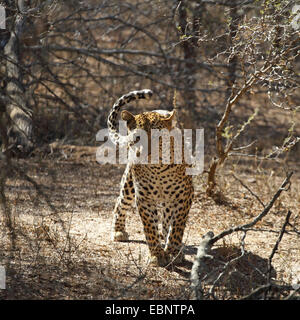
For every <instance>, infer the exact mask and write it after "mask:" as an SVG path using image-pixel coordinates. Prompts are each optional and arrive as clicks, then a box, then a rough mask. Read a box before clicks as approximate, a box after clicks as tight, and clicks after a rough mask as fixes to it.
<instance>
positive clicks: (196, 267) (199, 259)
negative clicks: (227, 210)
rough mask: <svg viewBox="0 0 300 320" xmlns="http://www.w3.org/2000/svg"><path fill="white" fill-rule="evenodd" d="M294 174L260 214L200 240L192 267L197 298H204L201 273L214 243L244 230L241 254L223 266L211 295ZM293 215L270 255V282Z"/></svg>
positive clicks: (289, 176) (286, 223)
mask: <svg viewBox="0 0 300 320" xmlns="http://www.w3.org/2000/svg"><path fill="white" fill-rule="evenodd" d="M292 175H293V172H290V173H289V174H287V177H286V178H285V180H284V181H283V182H282V184H281V186H280V187H279V188H278V190H277V191H276V192H275V194H274V195H273V197H272V198H271V200H270V201H269V203H268V204H267V205H266V206H264V209H263V210H262V211H261V213H260V214H258V215H257V216H256V217H255V218H254V219H253V220H252V221H250V222H248V223H245V224H243V225H239V226H236V227H233V228H229V229H227V230H225V231H223V232H221V233H220V234H218V235H216V236H214V234H213V232H208V233H207V234H206V235H205V236H204V237H203V239H202V241H201V242H200V245H199V247H198V251H197V255H196V258H195V261H194V263H193V267H192V271H191V289H192V291H193V295H194V297H195V298H196V299H202V298H203V289H202V284H201V280H200V279H199V274H200V273H201V272H202V271H203V268H204V266H205V261H206V259H207V258H210V259H213V257H212V256H211V255H209V254H208V252H209V250H210V248H211V247H212V246H213V244H215V243H216V242H217V241H219V240H221V239H223V238H224V237H226V236H228V235H230V234H232V233H234V232H239V231H242V232H244V235H243V238H242V240H241V255H240V256H238V257H236V258H234V259H232V260H230V261H229V262H228V263H226V264H225V265H224V267H223V271H222V272H221V273H220V274H219V276H218V277H217V279H216V280H215V281H214V284H213V286H212V287H211V289H210V295H212V296H214V295H213V290H214V286H215V284H216V283H217V281H218V280H219V279H220V278H221V277H222V275H223V274H224V272H225V270H226V268H227V267H228V266H229V265H230V264H231V263H233V262H234V261H236V260H238V259H240V258H241V257H242V256H243V255H244V253H245V251H244V240H245V237H246V233H247V231H249V230H250V228H252V227H253V226H255V225H256V224H257V223H258V222H259V221H261V220H262V219H263V218H264V217H265V216H266V215H267V214H268V212H269V211H270V209H271V208H272V207H273V205H274V203H275V201H276V200H277V199H278V197H279V196H280V195H281V193H282V191H286V190H287V189H286V187H287V186H289V184H290V179H291V177H292ZM290 216H291V211H288V214H287V216H286V218H285V222H284V224H283V226H282V228H281V231H280V234H279V237H278V239H277V241H276V243H275V246H274V248H273V250H272V252H271V255H270V257H269V260H268V270H267V279H268V282H269V283H270V280H271V262H272V259H273V256H274V254H275V253H276V251H277V249H278V245H279V243H280V241H281V239H282V237H283V234H284V233H285V229H286V226H287V225H288V224H289V218H290ZM271 286H272V285H271V284H268V285H266V286H264V287H262V288H257V289H255V293H253V295H254V294H255V295H257V294H258V293H260V292H265V290H269V289H270V288H271ZM249 297H252V294H250V295H249Z"/></svg>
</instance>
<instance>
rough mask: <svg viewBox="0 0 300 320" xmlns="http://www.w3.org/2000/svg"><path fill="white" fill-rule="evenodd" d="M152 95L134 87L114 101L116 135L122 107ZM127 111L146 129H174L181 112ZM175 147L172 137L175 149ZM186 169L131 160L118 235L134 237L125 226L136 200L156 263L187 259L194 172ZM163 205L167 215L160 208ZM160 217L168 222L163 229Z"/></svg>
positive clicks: (133, 124) (126, 116)
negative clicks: (186, 231)
mask: <svg viewBox="0 0 300 320" xmlns="http://www.w3.org/2000/svg"><path fill="white" fill-rule="evenodd" d="M151 95H152V92H151V91H150V90H141V91H133V92H130V93H128V94H126V95H124V96H123V97H121V98H120V99H119V100H118V101H117V102H116V103H115V104H114V106H113V108H112V110H111V112H110V115H109V117H108V127H109V130H110V134H111V135H112V136H113V138H114V141H118V138H119V136H118V132H117V116H118V113H119V111H120V108H121V107H122V106H123V105H125V104H126V103H128V102H130V101H133V100H136V99H145V98H150V97H151ZM121 117H122V119H123V120H126V121H127V126H128V129H129V132H132V131H134V130H135V129H144V130H145V131H147V133H148V135H150V131H151V129H168V130H171V129H172V128H173V126H174V121H173V120H174V117H175V112H174V111H173V112H159V111H155V112H144V113H140V114H138V115H135V116H134V115H133V114H131V113H130V112H128V111H122V114H121ZM173 147H174V145H173V144H172V143H171V152H172V148H173ZM150 156H151V155H150ZM160 160H161V157H160ZM185 169H186V165H185V164H184V163H182V164H174V163H171V164H163V163H162V162H159V164H134V163H128V164H127V166H126V169H125V172H124V174H123V177H122V180H121V189H120V195H119V197H118V199H117V202H116V205H115V208H114V211H113V225H112V240H114V241H126V240H128V234H127V232H126V230H125V218H126V213H127V212H130V211H131V208H132V207H133V206H134V205H136V207H137V210H138V213H139V215H140V217H141V220H142V223H143V226H144V233H145V237H146V241H147V244H148V247H149V251H150V258H151V262H152V264H154V265H159V266H164V265H166V264H168V263H169V262H170V261H175V259H177V260H180V259H182V258H183V257H184V256H183V254H182V237H183V234H184V229H185V225H186V221H187V217H188V213H189V210H190V207H191V205H192V199H193V193H194V189H193V185H192V177H191V176H189V175H186V170H185ZM159 208H161V215H159V214H158V209H159ZM160 218H161V219H160ZM159 220H160V222H161V224H162V232H161V234H160V233H159ZM162 242H164V246H163V245H162Z"/></svg>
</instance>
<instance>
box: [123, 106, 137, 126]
mask: <svg viewBox="0 0 300 320" xmlns="http://www.w3.org/2000/svg"><path fill="white" fill-rule="evenodd" d="M121 118H122V120H124V121H127V126H129V125H132V124H133V123H135V117H134V115H133V114H132V113H131V112H129V111H127V110H123V111H122V112H121Z"/></svg>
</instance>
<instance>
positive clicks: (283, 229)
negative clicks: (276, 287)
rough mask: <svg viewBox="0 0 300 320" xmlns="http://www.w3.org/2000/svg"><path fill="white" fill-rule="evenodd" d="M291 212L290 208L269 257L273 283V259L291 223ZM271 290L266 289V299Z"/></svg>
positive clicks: (268, 274)
mask: <svg viewBox="0 0 300 320" xmlns="http://www.w3.org/2000/svg"><path fill="white" fill-rule="evenodd" d="M291 214H292V212H291V211H290V210H289V211H288V213H287V215H286V217H285V221H284V223H283V225H282V228H281V230H280V233H279V236H278V238H277V241H276V243H275V245H274V247H273V250H272V252H271V254H270V257H269V259H268V270H267V276H268V283H271V270H272V259H273V257H274V255H275V253H276V251H277V249H278V246H279V243H280V242H281V239H282V237H283V235H284V233H285V228H286V226H287V225H288V223H289V220H290V216H291ZM269 290H270V288H267V289H266V291H265V293H264V299H266V297H267V294H268V292H269Z"/></svg>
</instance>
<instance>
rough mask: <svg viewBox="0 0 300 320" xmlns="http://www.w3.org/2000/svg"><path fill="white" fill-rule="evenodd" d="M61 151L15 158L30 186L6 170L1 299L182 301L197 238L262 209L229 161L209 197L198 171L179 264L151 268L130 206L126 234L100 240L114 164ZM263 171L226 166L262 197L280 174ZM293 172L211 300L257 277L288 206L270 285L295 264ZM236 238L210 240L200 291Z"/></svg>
mask: <svg viewBox="0 0 300 320" xmlns="http://www.w3.org/2000/svg"><path fill="white" fill-rule="evenodd" d="M68 150H69V149H65V150H64V153H62V154H60V155H59V154H58V153H56V152H54V154H52V159H49V156H48V157H47V158H46V159H41V158H39V157H35V158H32V159H27V160H18V165H19V166H20V167H22V170H24V172H25V173H26V175H27V176H28V177H30V178H31V179H32V180H34V181H35V182H36V183H37V185H38V186H39V189H38V190H37V189H36V187H35V186H34V185H33V184H32V183H31V182H30V181H28V180H27V181H25V180H26V179H25V180H24V177H21V176H17V175H16V174H15V173H14V174H12V175H11V176H10V177H9V179H8V181H7V185H6V196H7V200H8V203H9V204H10V208H11V214H12V216H13V221H14V233H15V245H14V248H13V250H12V248H11V245H10V244H11V242H10V234H9V233H8V232H7V231H8V230H7V228H6V226H5V221H4V219H2V220H1V243H2V246H1V250H0V259H1V264H2V265H5V266H6V268H7V289H6V290H2V291H0V298H1V299H24V298H26V299H79V298H80V299H110V298H120V299H188V298H190V297H191V290H190V288H189V285H190V283H189V276H190V270H191V267H192V262H193V259H194V256H195V254H196V248H197V245H198V244H199V242H200V240H201V236H202V235H203V234H205V233H206V232H207V231H209V230H211V231H213V232H214V233H215V234H217V233H219V232H221V231H223V230H224V229H227V228H229V227H231V226H234V225H238V224H241V223H245V222H246V221H248V220H251V219H252V218H253V217H254V216H256V215H257V214H258V213H259V212H260V211H261V210H262V205H261V204H260V203H259V201H258V200H257V199H256V198H255V197H254V196H253V195H252V194H250V193H249V192H248V191H247V189H245V188H244V187H243V186H241V185H240V183H239V182H238V181H237V180H236V178H234V177H233V175H232V168H233V164H231V163H228V164H227V166H226V167H225V168H223V169H222V170H221V171H220V172H219V185H220V187H221V189H222V193H223V195H224V196H225V197H223V198H220V199H219V200H220V201H219V202H218V203H216V201H214V200H212V199H211V198H208V197H207V196H206V195H205V192H204V191H205V188H204V186H205V180H204V177H196V178H195V186H196V197H195V201H194V204H193V207H192V210H191V212H190V217H189V221H188V225H187V228H186V232H185V237H184V243H185V246H186V247H185V251H186V262H185V263H183V264H182V265H178V266H171V267H169V268H167V269H165V268H152V267H150V266H149V265H148V261H147V254H148V249H147V246H146V244H145V239H144V235H143V231H142V225H141V222H140V219H139V217H138V215H137V214H136V213H135V212H132V213H131V214H129V216H128V220H127V230H128V232H129V234H130V241H129V242H127V243H112V242H111V241H110V223H111V212H112V209H113V206H114V202H115V199H116V197H117V194H118V189H119V181H120V178H121V174H122V171H123V167H121V166H113V165H105V166H99V165H98V164H97V163H96V162H95V161H94V160H95V156H94V155H92V154H84V156H82V150H81V149H80V148H79V154H80V155H81V156H80V157H77V156H76V154H77V153H76V149H75V151H74V149H72V152H70V150H69V151H68ZM68 152H69V153H68ZM249 170H250V171H251V174H249ZM271 172H272V170H270V169H259V168H258V167H256V168H255V167H254V166H252V167H242V166H238V169H237V167H236V166H235V167H234V174H235V176H236V177H237V176H238V177H239V178H240V179H241V180H242V181H243V183H244V184H245V185H247V186H248V188H250V189H251V191H252V192H253V194H254V193H255V194H256V195H257V196H259V198H260V199H261V201H262V202H264V203H267V202H268V201H269V200H270V197H271V195H272V194H273V193H274V192H275V191H276V189H277V188H278V186H279V185H280V184H281V182H282V180H283V178H284V175H283V174H282V172H273V174H270V173H271ZM253 173H254V174H253ZM298 179H299V176H297V175H294V177H293V179H292V186H291V188H290V189H289V190H288V191H286V192H284V193H283V194H282V196H281V197H280V199H279V200H278V201H277V202H276V203H275V206H274V207H273V209H272V210H271V212H270V213H269V214H268V215H267V217H266V218H265V219H263V221H262V222H261V223H259V224H258V225H256V226H255V228H254V229H253V230H252V231H249V232H248V233H247V236H246V238H245V250H246V253H247V254H246V255H245V256H244V257H243V259H240V260H238V261H237V262H236V263H235V264H234V265H233V266H232V268H230V272H227V273H226V274H225V275H224V276H223V277H222V279H221V280H220V282H218V283H216V284H215V297H216V298H221V299H229V298H232V299H233V298H240V297H242V296H243V295H245V294H248V293H249V292H250V291H251V290H252V289H254V288H256V287H257V286H259V285H261V284H264V283H265V281H266V279H265V278H264V276H263V274H264V273H265V272H266V268H267V260H268V257H269V255H270V253H271V251H272V248H273V246H274V244H275V242H276V239H277V237H278V232H279V231H280V229H281V226H282V223H283V221H284V218H285V215H286V213H287V210H291V211H292V217H291V220H290V222H291V225H292V226H293V227H292V226H288V228H287V233H286V234H285V235H284V237H283V239H282V241H281V243H280V246H279V250H278V253H277V254H275V256H274V259H273V261H272V277H273V278H274V279H276V282H278V283H281V284H291V281H292V277H293V274H292V270H293V268H295V266H299V265H300V248H299V219H300V218H299V216H300V212H299V203H300V198H299V194H300V190H299V184H298V183H297V180H298ZM298 181H299V180H298ZM294 227H295V228H296V229H297V230H298V233H296V231H295V230H294V229H293V228H294ZM241 236H242V235H241V234H240V233H238V234H234V235H231V236H228V237H226V238H225V239H224V240H223V241H220V242H218V243H217V244H216V245H215V246H214V247H213V248H212V254H213V255H214V256H215V257H216V259H214V261H213V262H212V263H211V264H209V265H208V267H207V268H208V269H207V272H208V273H209V274H210V276H209V277H208V278H207V279H206V282H205V285H206V288H207V290H209V288H211V286H212V283H213V282H214V280H215V279H216V278H215V277H216V275H217V273H218V270H220V268H222V266H223V265H224V263H226V261H228V260H229V259H232V258H233V257H236V256H237V255H239V252H240V240H241ZM281 297H282V296H281Z"/></svg>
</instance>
